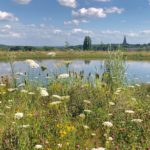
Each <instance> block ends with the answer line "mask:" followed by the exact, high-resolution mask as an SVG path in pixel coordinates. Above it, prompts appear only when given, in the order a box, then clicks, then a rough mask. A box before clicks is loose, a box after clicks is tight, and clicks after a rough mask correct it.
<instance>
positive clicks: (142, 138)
mask: <svg viewBox="0 0 150 150" xmlns="http://www.w3.org/2000/svg"><path fill="white" fill-rule="evenodd" d="M22 53H24V52H18V53H17V52H13V55H14V56H16V57H18V58H21V56H22V57H23V58H26V56H23V55H22ZM28 53H30V54H33V55H34V56H35V57H32V55H30V56H29V55H27V56H29V58H31V57H32V58H37V57H38V56H37V55H36V53H34V52H28ZM38 53H40V54H41V55H40V56H43V57H44V56H45V55H46V54H47V53H46V52H38ZM71 53H73V52H66V53H65V55H66V56H68V57H73V56H72V55H70V54H71ZM78 53H80V57H81V58H82V57H85V56H84V54H85V53H83V52H75V53H73V54H74V56H76V57H77V54H78ZM87 53H88V56H89V55H90V57H91V56H95V57H96V54H97V53H100V54H101V52H96V53H94V52H87ZM61 54H62V55H63V54H64V53H63V52H59V54H57V52H56V56H54V53H53V56H52V53H51V54H49V55H46V56H48V57H53V58H54V57H57V58H58V57H61V56H62V55H61ZM81 54H82V55H81ZM104 54H106V52H105V53H104ZM85 55H86V54H85ZM125 55H126V54H124V53H122V52H120V51H117V52H113V53H108V52H107V58H108V59H107V61H106V62H105V72H104V73H103V75H102V76H99V75H97V74H94V76H95V80H94V81H92V82H90V81H89V80H84V74H83V73H80V74H78V73H71V72H66V73H64V74H57V75H54V76H53V77H51V76H46V78H48V79H49V82H48V84H47V85H45V86H44V85H41V84H40V83H37V82H31V81H30V80H29V78H28V76H27V74H28V73H27V72H26V73H19V74H16V73H15V72H13V68H12V77H11V79H10V77H5V76H3V77H1V80H0V149H2V150H34V149H43V150H58V149H62V150H149V149H150V86H149V85H148V84H136V83H135V84H129V83H127V82H126V77H125V68H124V62H125ZM0 57H1V58H2V57H3V54H2V53H1V54H0ZM16 57H14V58H15V59H16ZM97 57H98V56H97ZM98 58H99V57H98ZM25 63H28V65H29V67H30V69H33V70H35V69H37V68H41V69H43V71H44V68H43V67H41V66H39V64H37V63H36V62H35V61H34V60H31V59H27V60H26V61H25ZM68 63H69V62H68ZM45 69H46V68H45ZM21 76H23V77H24V80H23V82H22V83H19V84H18V83H17V80H18V79H19V78H20V77H21Z"/></svg>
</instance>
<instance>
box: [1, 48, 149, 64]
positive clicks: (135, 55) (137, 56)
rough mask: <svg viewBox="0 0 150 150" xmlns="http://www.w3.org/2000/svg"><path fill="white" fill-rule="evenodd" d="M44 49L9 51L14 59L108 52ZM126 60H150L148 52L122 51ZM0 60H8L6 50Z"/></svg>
mask: <svg viewBox="0 0 150 150" xmlns="http://www.w3.org/2000/svg"><path fill="white" fill-rule="evenodd" d="M48 53H49V52H46V51H42V50H41V51H31V52H29V51H26V52H25V51H18V52H9V55H12V56H14V57H15V59H16V60H23V59H29V58H30V59H107V58H108V57H109V56H108V53H107V52H104V51H59V50H58V51H55V53H56V56H54V57H52V56H50V55H48ZM124 57H127V58H128V60H147V61H149V60H150V52H124ZM0 60H1V61H7V60H8V52H7V51H0Z"/></svg>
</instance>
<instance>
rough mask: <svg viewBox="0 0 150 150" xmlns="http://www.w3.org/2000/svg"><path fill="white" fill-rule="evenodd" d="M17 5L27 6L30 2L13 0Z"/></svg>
mask: <svg viewBox="0 0 150 150" xmlns="http://www.w3.org/2000/svg"><path fill="white" fill-rule="evenodd" d="M14 1H15V2H16V3H18V4H22V5H26V4H29V3H30V2H31V1H32V0H14Z"/></svg>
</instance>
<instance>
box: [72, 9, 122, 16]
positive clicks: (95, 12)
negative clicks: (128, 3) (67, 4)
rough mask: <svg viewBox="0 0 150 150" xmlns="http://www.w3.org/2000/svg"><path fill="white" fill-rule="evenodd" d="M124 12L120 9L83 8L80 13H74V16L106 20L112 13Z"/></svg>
mask: <svg viewBox="0 0 150 150" xmlns="http://www.w3.org/2000/svg"><path fill="white" fill-rule="evenodd" d="M123 11H124V9H123V8H118V7H111V8H107V9H103V8H95V7H90V8H81V9H79V10H78V11H72V15H73V16H75V17H98V18H105V17H106V16H107V14H110V13H118V14H121V13H122V12H123Z"/></svg>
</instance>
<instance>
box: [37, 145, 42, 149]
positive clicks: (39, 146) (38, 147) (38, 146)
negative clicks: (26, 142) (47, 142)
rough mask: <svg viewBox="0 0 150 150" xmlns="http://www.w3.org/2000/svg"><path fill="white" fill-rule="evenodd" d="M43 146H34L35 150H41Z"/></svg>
mask: <svg viewBox="0 0 150 150" xmlns="http://www.w3.org/2000/svg"><path fill="white" fill-rule="evenodd" d="M42 148H43V146H42V145H35V149H42Z"/></svg>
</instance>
